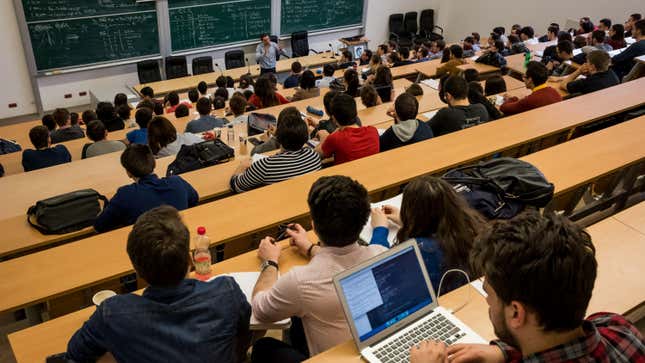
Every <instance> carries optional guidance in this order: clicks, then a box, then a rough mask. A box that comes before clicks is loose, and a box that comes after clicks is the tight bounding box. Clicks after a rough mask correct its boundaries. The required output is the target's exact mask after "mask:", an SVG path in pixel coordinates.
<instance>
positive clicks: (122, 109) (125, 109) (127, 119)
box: [72, 105, 137, 129]
mask: <svg viewBox="0 0 645 363" xmlns="http://www.w3.org/2000/svg"><path fill="white" fill-rule="evenodd" d="M116 114H117V116H119V118H121V120H123V124H124V125H125V127H126V128H129V129H130V128H133V127H136V126H137V123H136V122H134V120H132V108H130V105H121V106H119V107H117V108H116ZM72 124H73V123H72ZM86 125H87V124H86Z"/></svg>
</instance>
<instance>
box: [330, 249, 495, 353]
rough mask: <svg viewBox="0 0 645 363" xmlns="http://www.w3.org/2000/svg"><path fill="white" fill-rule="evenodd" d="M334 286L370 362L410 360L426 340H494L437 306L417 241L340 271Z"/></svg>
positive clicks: (356, 339)
mask: <svg viewBox="0 0 645 363" xmlns="http://www.w3.org/2000/svg"><path fill="white" fill-rule="evenodd" d="M334 286H335V288H336V292H337V293H338V297H339V298H340V301H341V303H342V306H343V310H344V311H345V317H346V318H347V321H348V323H349V327H350V329H351V332H352V336H353V338H354V342H355V343H356V346H357V347H358V350H359V351H360V353H361V355H362V356H363V358H364V359H366V360H367V361H368V362H371V363H372V362H407V361H409V359H410V357H409V351H410V347H412V346H413V345H416V344H418V343H419V342H421V341H423V340H440V341H443V342H444V343H446V344H448V345H450V344H455V343H481V344H487V343H488V342H487V341H486V340H484V339H483V338H481V337H480V336H479V335H477V333H475V332H474V331H473V330H472V329H470V328H469V327H467V326H466V325H465V324H464V323H462V322H461V321H460V320H459V319H457V318H456V317H455V316H454V315H452V314H451V313H450V312H448V310H446V309H444V308H442V307H440V306H439V305H438V304H437V298H436V297H435V292H434V289H433V288H432V284H431V283H430V278H429V277H428V273H427V271H426V268H425V265H424V263H423V259H422V258H421V252H420V251H419V247H418V246H417V244H416V242H414V241H408V242H406V243H402V244H400V245H398V246H396V247H394V248H392V249H390V250H389V251H388V252H386V253H383V254H381V255H379V256H376V257H375V258H372V259H370V260H368V261H366V262H364V263H362V264H360V265H358V266H356V267H354V268H351V269H349V270H346V271H344V272H342V273H340V274H338V275H337V276H335V277H334Z"/></svg>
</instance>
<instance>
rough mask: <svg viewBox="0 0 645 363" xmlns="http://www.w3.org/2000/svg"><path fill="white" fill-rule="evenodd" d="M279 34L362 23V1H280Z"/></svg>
mask: <svg viewBox="0 0 645 363" xmlns="http://www.w3.org/2000/svg"><path fill="white" fill-rule="evenodd" d="M280 14H281V16H280V34H283V35H287V34H291V33H293V32H297V31H302V30H307V31H310V32H311V31H316V30H324V29H331V28H340V27H345V26H350V25H360V24H362V23H363V0H318V1H311V0H282V5H281V11H280Z"/></svg>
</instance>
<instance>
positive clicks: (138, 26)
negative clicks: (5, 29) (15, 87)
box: [22, 0, 160, 71]
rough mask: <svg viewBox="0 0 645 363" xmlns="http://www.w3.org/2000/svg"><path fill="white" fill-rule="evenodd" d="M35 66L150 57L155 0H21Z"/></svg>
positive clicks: (154, 50) (154, 45) (155, 38)
mask: <svg viewBox="0 0 645 363" xmlns="http://www.w3.org/2000/svg"><path fill="white" fill-rule="evenodd" d="M22 3H23V10H24V13H25V19H26V21H27V28H28V30H29V37H30V39H31V45H32V49H33V53H34V58H35V61H36V68H37V70H38V71H50V70H57V69H64V68H75V67H79V66H86V65H94V64H98V63H108V62H113V61H121V60H127V59H132V58H140V57H146V56H154V55H158V54H159V53H160V51H159V35H158V31H157V12H156V8H155V4H154V2H142V3H136V2H135V1H134V0H94V1H83V0H22Z"/></svg>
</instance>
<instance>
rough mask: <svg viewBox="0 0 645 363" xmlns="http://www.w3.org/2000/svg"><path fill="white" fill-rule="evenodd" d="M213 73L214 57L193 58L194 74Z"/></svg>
mask: <svg viewBox="0 0 645 363" xmlns="http://www.w3.org/2000/svg"><path fill="white" fill-rule="evenodd" d="M204 73H213V57H210V56H205V57H197V58H193V74H194V75H197V74H204Z"/></svg>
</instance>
